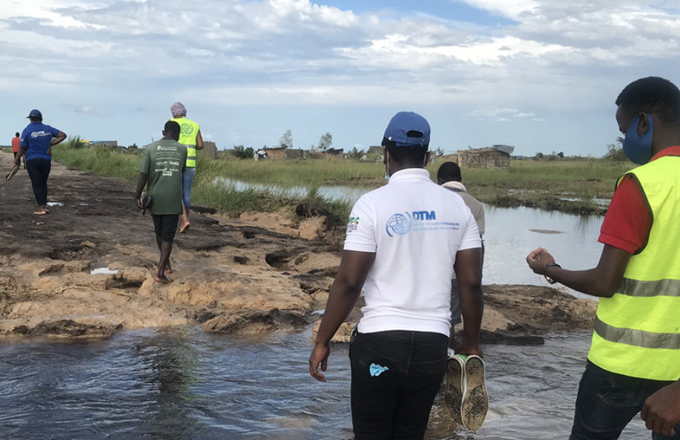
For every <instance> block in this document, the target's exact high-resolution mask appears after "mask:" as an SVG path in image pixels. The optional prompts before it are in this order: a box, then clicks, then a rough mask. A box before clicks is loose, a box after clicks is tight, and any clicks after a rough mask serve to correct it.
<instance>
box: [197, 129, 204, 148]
mask: <svg viewBox="0 0 680 440" xmlns="http://www.w3.org/2000/svg"><path fill="white" fill-rule="evenodd" d="M196 149H197V150H202V149H203V136H202V135H201V130H198V134H197V135H196Z"/></svg>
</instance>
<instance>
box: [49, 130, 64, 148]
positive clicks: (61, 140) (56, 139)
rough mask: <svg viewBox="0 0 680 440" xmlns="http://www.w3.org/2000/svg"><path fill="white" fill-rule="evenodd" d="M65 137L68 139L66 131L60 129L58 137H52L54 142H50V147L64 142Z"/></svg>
mask: <svg viewBox="0 0 680 440" xmlns="http://www.w3.org/2000/svg"><path fill="white" fill-rule="evenodd" d="M64 139H66V133H64V132H63V131H60V132H59V133H58V134H57V137H56V138H54V139H52V142H51V143H50V147H53V146H55V145H57V144H59V143H61V142H63V141H64Z"/></svg>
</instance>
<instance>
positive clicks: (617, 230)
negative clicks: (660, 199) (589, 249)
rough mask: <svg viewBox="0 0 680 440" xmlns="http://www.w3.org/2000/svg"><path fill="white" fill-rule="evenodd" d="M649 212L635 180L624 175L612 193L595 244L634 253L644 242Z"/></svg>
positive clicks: (648, 227) (647, 232)
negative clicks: (598, 243) (597, 242)
mask: <svg viewBox="0 0 680 440" xmlns="http://www.w3.org/2000/svg"><path fill="white" fill-rule="evenodd" d="M651 227H652V213H651V211H650V208H649V205H648V204H647V199H645V196H644V194H643V192H642V188H641V187H640V184H639V183H638V181H637V180H636V179H635V178H634V177H632V176H631V175H630V174H628V175H626V176H625V177H624V178H623V180H622V181H621V183H620V184H619V186H618V188H616V191H615V192H614V197H612V201H611V203H610V204H609V210H608V211H607V215H606V216H605V218H604V221H603V222H602V228H601V229H600V238H598V240H597V241H599V242H600V243H603V244H608V245H610V246H614V247H615V248H618V249H621V250H624V251H626V252H628V253H629V254H635V253H636V252H637V251H639V250H640V249H642V248H643V247H644V246H645V244H646V243H647V237H648V236H649V230H650V229H651Z"/></svg>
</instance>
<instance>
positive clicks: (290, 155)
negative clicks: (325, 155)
mask: <svg viewBox="0 0 680 440" xmlns="http://www.w3.org/2000/svg"><path fill="white" fill-rule="evenodd" d="M284 158H286V159H304V158H305V152H304V150H302V149H300V148H287V149H286V153H285V155H284Z"/></svg>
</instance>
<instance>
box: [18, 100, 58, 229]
mask: <svg viewBox="0 0 680 440" xmlns="http://www.w3.org/2000/svg"><path fill="white" fill-rule="evenodd" d="M27 118H28V119H29V120H30V121H31V123H30V124H28V126H27V127H26V128H24V131H23V132H22V133H21V144H20V147H19V154H17V157H16V159H14V164H15V165H16V166H19V165H20V164H21V157H22V156H24V155H26V159H25V162H24V163H25V164H26V170H27V171H28V175H29V176H30V178H31V184H32V185H33V194H34V195H35V200H36V202H38V210H37V211H35V212H34V213H33V214H35V215H44V214H47V213H48V212H49V211H48V210H47V209H46V208H45V205H47V178H48V177H49V176H50V170H51V169H52V147H53V146H54V145H57V144H58V143H60V142H61V141H63V140H64V139H66V134H65V133H64V132H63V131H59V130H57V129H56V128H54V127H50V126H49V125H45V124H43V123H42V120H43V118H42V113H40V110H36V109H33V110H31V112H30V113H29V115H28V117H27Z"/></svg>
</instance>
